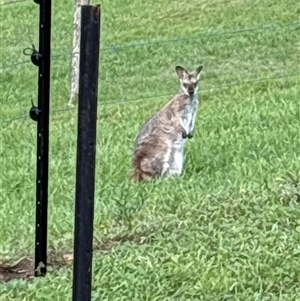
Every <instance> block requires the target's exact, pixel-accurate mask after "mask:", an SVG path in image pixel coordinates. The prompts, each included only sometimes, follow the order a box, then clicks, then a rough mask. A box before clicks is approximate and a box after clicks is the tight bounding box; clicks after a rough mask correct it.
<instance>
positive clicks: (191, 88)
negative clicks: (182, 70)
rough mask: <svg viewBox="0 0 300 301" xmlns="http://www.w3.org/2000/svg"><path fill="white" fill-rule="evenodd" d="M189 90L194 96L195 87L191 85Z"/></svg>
mask: <svg viewBox="0 0 300 301" xmlns="http://www.w3.org/2000/svg"><path fill="white" fill-rule="evenodd" d="M188 92H189V95H190V96H193V95H194V87H193V86H189V88H188Z"/></svg>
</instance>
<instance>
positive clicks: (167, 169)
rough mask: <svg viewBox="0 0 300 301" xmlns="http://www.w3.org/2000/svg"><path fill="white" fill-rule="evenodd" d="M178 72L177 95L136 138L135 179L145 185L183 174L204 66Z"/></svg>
mask: <svg viewBox="0 0 300 301" xmlns="http://www.w3.org/2000/svg"><path fill="white" fill-rule="evenodd" d="M175 70H176V72H177V75H178V77H179V80H180V88H179V91H178V93H177V94H176V95H175V96H174V97H173V98H172V99H171V100H170V101H169V102H168V103H167V104H166V105H165V106H164V107H163V108H162V109H161V110H159V111H158V112H157V113H156V114H154V115H153V116H152V117H151V118H150V119H149V120H148V121H147V122H146V123H145V124H144V126H143V127H142V128H141V130H140V132H139V133H138V135H137V137H136V140H135V146H134V151H133V172H132V173H131V178H132V179H136V180H139V181H142V180H147V179H151V178H159V177H163V176H165V175H170V176H179V175H181V173H182V169H183V158H184V145H185V143H186V141H187V138H192V137H193V135H194V128H195V119H196V113H197V108H198V94H197V92H198V87H199V85H198V82H199V79H200V72H201V70H202V66H200V67H198V68H197V69H196V70H195V71H193V72H191V73H189V72H187V71H186V70H185V69H184V68H183V67H181V66H177V67H176V68H175Z"/></svg>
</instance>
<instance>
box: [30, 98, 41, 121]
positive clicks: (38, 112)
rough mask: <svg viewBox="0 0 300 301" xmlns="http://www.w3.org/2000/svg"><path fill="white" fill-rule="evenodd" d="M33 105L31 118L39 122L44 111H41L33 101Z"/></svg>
mask: <svg viewBox="0 0 300 301" xmlns="http://www.w3.org/2000/svg"><path fill="white" fill-rule="evenodd" d="M31 105H32V107H31V108H30V110H29V117H30V118H31V119H32V120H34V121H38V119H39V117H40V115H41V113H42V110H40V109H39V108H38V107H37V106H36V105H34V103H33V101H32V100H31Z"/></svg>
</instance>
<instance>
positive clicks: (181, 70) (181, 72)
mask: <svg viewBox="0 0 300 301" xmlns="http://www.w3.org/2000/svg"><path fill="white" fill-rule="evenodd" d="M175 70H176V73H177V75H178V77H179V78H180V79H182V78H183V76H184V74H185V73H188V72H187V71H186V70H185V69H184V68H183V67H181V66H176V67H175Z"/></svg>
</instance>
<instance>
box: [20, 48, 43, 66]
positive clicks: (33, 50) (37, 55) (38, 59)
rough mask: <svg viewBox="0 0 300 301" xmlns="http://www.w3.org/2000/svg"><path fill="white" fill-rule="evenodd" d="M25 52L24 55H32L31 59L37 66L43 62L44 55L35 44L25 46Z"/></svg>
mask: <svg viewBox="0 0 300 301" xmlns="http://www.w3.org/2000/svg"><path fill="white" fill-rule="evenodd" d="M28 51H30V52H29V53H28ZM23 54H24V55H30V59H31V62H32V63H33V65H35V66H39V65H40V63H41V58H42V57H43V55H42V54H41V53H39V52H38V51H37V50H36V48H35V46H34V45H33V44H32V48H29V47H28V48H25V49H24V50H23Z"/></svg>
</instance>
